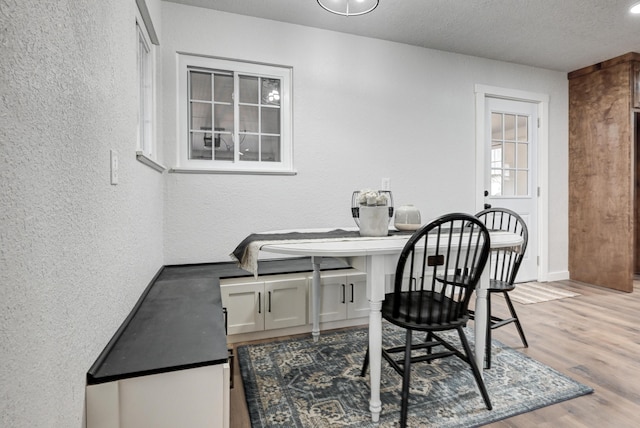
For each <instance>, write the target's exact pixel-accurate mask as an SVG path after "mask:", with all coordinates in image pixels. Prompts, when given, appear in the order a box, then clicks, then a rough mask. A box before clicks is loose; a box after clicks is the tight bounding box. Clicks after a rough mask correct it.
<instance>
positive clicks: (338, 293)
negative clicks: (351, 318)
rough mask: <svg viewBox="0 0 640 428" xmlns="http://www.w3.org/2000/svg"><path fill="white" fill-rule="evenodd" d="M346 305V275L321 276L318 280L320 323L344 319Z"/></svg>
mask: <svg viewBox="0 0 640 428" xmlns="http://www.w3.org/2000/svg"><path fill="white" fill-rule="evenodd" d="M346 303H347V284H346V275H345V274H344V273H340V274H323V275H322V277H321V278H320V322H328V321H339V320H343V319H346V317H347V305H346Z"/></svg>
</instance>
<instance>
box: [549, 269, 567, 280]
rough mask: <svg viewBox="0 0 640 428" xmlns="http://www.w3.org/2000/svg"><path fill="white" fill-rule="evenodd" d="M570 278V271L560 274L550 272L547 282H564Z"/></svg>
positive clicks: (560, 272)
mask: <svg viewBox="0 0 640 428" xmlns="http://www.w3.org/2000/svg"><path fill="white" fill-rule="evenodd" d="M569 278H570V275H569V271H568V270H564V271H558V272H549V273H548V274H547V281H548V282H551V281H564V280H567V279H569Z"/></svg>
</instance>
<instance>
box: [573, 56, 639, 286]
mask: <svg viewBox="0 0 640 428" xmlns="http://www.w3.org/2000/svg"><path fill="white" fill-rule="evenodd" d="M635 58H636V57H635V56H625V57H624V58H621V59H618V60H615V61H614V60H612V61H609V62H607V63H603V64H602V65H600V66H598V67H590V68H589V69H588V70H582V71H577V72H573V73H570V75H569V272H570V275H571V279H575V280H577V281H582V282H586V283H589V284H594V285H599V286H604V287H608V288H613V289H616V290H621V291H627V292H631V291H632V290H633V285H632V280H633V272H634V270H635V257H634V253H635V248H634V242H635V232H634V230H635V225H634V223H635V197H634V195H635V147H634V145H635V139H634V125H635V123H634V121H633V120H632V110H631V106H632V102H633V98H634V97H633V95H634V92H633V70H634V65H635V62H634V61H632V59H635Z"/></svg>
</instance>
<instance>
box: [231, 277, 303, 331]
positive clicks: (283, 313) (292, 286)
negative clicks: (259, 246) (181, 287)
mask: <svg viewBox="0 0 640 428" xmlns="http://www.w3.org/2000/svg"><path fill="white" fill-rule="evenodd" d="M307 288H308V287H307V278H306V275H302V274H293V275H274V276H267V277H265V278H258V279H254V278H233V279H231V278H230V279H222V280H221V281H220V289H221V293H222V305H223V306H224V307H226V308H227V334H228V335H232V334H239V333H250V332H255V331H262V330H272V329H277V328H285V327H294V326H299V325H304V324H306V322H307V310H306V308H307Z"/></svg>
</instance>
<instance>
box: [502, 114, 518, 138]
mask: <svg viewBox="0 0 640 428" xmlns="http://www.w3.org/2000/svg"><path fill="white" fill-rule="evenodd" d="M504 139H505V140H508V141H515V139H516V116H515V115H513V114H505V115H504Z"/></svg>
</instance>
